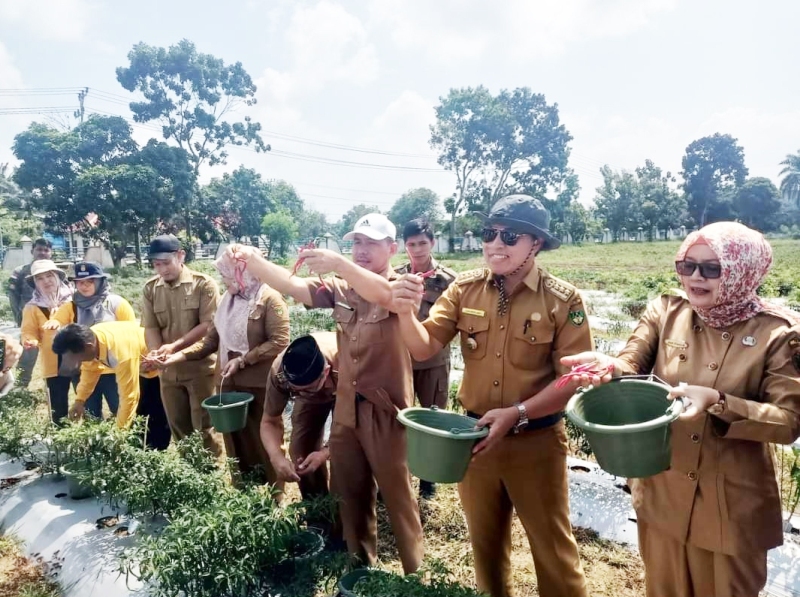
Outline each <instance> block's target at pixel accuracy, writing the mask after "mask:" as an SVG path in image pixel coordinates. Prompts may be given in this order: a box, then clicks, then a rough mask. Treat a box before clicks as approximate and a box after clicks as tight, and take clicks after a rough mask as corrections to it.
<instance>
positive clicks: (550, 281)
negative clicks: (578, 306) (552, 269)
mask: <svg viewBox="0 0 800 597" xmlns="http://www.w3.org/2000/svg"><path fill="white" fill-rule="evenodd" d="M544 287H545V289H547V290H548V291H549V292H550V294H554V295H556V296H557V297H558V298H560V299H561V300H562V301H564V302H565V303H566V302H567V301H568V300H569V299H571V298H572V295H574V294H575V288H573V287H572V286H568V285H567V284H564V283H563V282H561V281H560V280H557V279H556V278H550V277H547V278H545V280H544Z"/></svg>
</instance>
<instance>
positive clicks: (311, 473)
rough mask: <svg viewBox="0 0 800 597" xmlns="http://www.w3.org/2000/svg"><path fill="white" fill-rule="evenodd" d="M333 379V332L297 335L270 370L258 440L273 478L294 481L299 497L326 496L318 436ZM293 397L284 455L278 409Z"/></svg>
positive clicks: (323, 451) (332, 396)
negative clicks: (265, 451) (260, 442)
mask: <svg viewBox="0 0 800 597" xmlns="http://www.w3.org/2000/svg"><path fill="white" fill-rule="evenodd" d="M338 380H339V366H338V351H337V347H336V334H335V333H334V332H319V333H316V334H311V335H309V336H301V337H300V338H297V339H296V340H295V341H294V342H292V343H291V344H290V345H289V346H288V347H287V348H286V349H285V350H284V351H283V352H281V353H280V354H279V355H278V356H277V358H276V359H275V361H274V362H273V363H272V368H271V369H270V373H269V379H268V380H267V398H266V402H265V404H264V415H263V417H262V419H261V441H262V442H263V444H264V447H265V448H266V450H267V454H268V455H269V459H270V462H271V463H272V466H273V468H274V469H275V472H276V473H277V475H278V479H280V480H281V481H284V482H295V483H298V484H299V485H300V494H301V495H302V496H303V499H304V500H305V499H311V498H314V497H319V496H326V495H328V466H327V464H326V462H327V460H328V458H329V451H328V446H327V444H324V441H323V440H324V437H323V436H324V432H325V422H326V421H327V420H328V415H330V414H331V412H332V411H333V405H334V401H335V400H336V384H337V383H338ZM292 398H293V399H294V405H293V407H292V435H291V440H290V441H289V458H287V457H286V455H285V454H284V452H283V448H282V445H283V411H284V410H285V409H286V405H287V404H288V403H289V400H290V399H292Z"/></svg>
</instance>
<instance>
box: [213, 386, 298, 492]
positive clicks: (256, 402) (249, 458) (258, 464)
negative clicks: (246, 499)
mask: <svg viewBox="0 0 800 597" xmlns="http://www.w3.org/2000/svg"><path fill="white" fill-rule="evenodd" d="M223 391H225V392H247V393H248V394H252V395H253V401H252V402H251V403H250V406H249V407H248V408H247V424H246V425H245V427H244V429H240V430H239V431H234V432H232V433H223V434H222V440H223V441H224V442H225V452H226V453H227V455H228V458H235V459H236V460H237V461H238V463H237V467H238V469H239V473H240V474H239V475H235V477H236V478H235V479H234V481H235V482H236V483H237V484H239V483H240V481H241V477H250V478H251V479H252V480H253V481H255V482H257V483H260V484H262V485H263V484H264V483H269V484H270V485H273V486H275V488H276V489H278V490H280V491H283V483H282V482H281V483H278V482H277V480H278V476H277V475H276V474H275V469H274V468H272V464H271V463H270V461H269V456H267V451H266V450H265V449H264V444H262V443H261V415H262V414H263V412H264V398H265V396H266V394H267V388H266V387H263V388H250V387H244V386H237V385H231V384H225V385H224V386H223Z"/></svg>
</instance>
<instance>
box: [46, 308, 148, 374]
mask: <svg viewBox="0 0 800 597" xmlns="http://www.w3.org/2000/svg"><path fill="white" fill-rule="evenodd" d="M118 301H119V304H118V305H117V308H116V310H115V311H114V317H116V318H117V319H116V320H117V321H136V314H135V313H134V312H133V307H131V304H130V303H129V302H128V301H126V300H125V299H124V298H122V297H121V296H120V297H118ZM53 319H55V320H56V321H58V323H59V324H60V325H61V326H62V327H63V326H65V325H69V324H70V323H75V303H74V302H73V301H69V302H66V303H64V304H63V305H61V306H60V307H59V308H58V310H57V311H56V312H55V315H53ZM87 364H88V363H87ZM91 364H92V365H93V366H94V367H97V368H98V369H99V370H100V375H106V374H108V373H113V371H111V369H109V368H108V367H105V366H104V365H103V364H101V363H100V362H99V361H91Z"/></svg>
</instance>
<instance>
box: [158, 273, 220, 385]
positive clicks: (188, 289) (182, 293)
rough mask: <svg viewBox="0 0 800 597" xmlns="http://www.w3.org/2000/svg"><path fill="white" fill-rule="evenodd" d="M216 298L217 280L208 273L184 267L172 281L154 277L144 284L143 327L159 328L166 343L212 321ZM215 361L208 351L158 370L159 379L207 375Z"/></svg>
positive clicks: (184, 379)
mask: <svg viewBox="0 0 800 597" xmlns="http://www.w3.org/2000/svg"><path fill="white" fill-rule="evenodd" d="M218 297H219V291H218V289H217V283H216V282H215V281H214V280H213V279H212V278H211V277H210V276H207V275H205V274H201V273H199V272H196V271H193V270H191V269H189V268H188V267H186V266H183V269H182V270H181V275H180V276H179V277H178V279H177V280H176V281H175V282H174V283H172V284H168V283H167V282H165V281H164V280H163V279H162V278H161V276H154V277H152V278H150V279H149V280H148V281H147V282H145V284H144V292H143V295H142V327H143V328H145V329H147V328H157V329H159V330H160V331H161V338H162V339H163V341H164V343H165V344H168V343H170V342H174V341H175V340H177V339H179V338H181V337H183V336H184V335H185V334H187V333H188V332H190V331H191V330H192V329H193V328H195V327H196V326H197V325H199V324H201V323H205V322H209V321H213V320H214V313H215V312H216V310H217V299H218ZM216 360H217V357H216V355H215V354H210V355H208V356H207V357H205V358H204V359H202V360H200V361H194V362H191V363H190V362H184V363H178V364H176V365H171V366H170V367H167V368H166V369H164V370H163V371H162V372H161V378H162V379H164V380H166V381H186V380H188V379H192V378H193V377H197V376H199V375H204V374H209V373H212V372H213V371H214V364H215V363H216Z"/></svg>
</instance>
